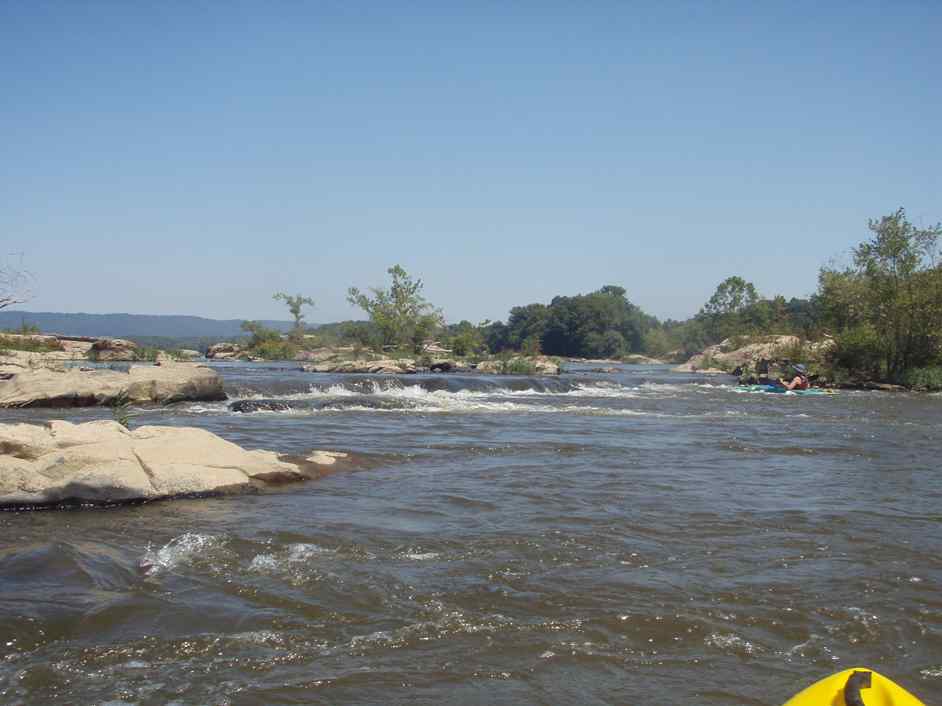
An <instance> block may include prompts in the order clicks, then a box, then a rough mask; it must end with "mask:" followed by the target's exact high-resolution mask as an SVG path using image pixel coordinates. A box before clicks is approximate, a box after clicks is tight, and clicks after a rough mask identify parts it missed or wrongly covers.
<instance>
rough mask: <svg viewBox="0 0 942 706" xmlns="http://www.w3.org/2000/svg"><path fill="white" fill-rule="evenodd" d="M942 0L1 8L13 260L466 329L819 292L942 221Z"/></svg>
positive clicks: (201, 298) (40, 282)
mask: <svg viewBox="0 0 942 706" xmlns="http://www.w3.org/2000/svg"><path fill="white" fill-rule="evenodd" d="M940 36H942V3H940V2H937V1H936V0H929V1H927V2H883V3H873V2H847V3H840V2H832V3H818V2H787V3H786V2H782V3H764V2H763V3H756V2H742V3H737V2H723V3H708V2H695V3H680V2H677V3H662V2H651V3H631V2H611V3H608V2H602V1H601V0H599V1H597V2H590V3H572V2H565V3H563V2H542V3H535V2H534V3H527V2H520V3H506V2H473V3H472V2H469V3H442V2H427V3H426V2H392V1H389V2H375V3H358V2H351V1H349V0H347V1H343V2H315V1H313V0H312V1H310V2H300V1H298V2H294V1H287V0H285V1H276V2H262V1H261V0H259V1H257V2H236V1H233V0H226V1H225V2H223V1H222V0H220V1H218V2H183V1H180V2H173V1H168V2H124V1H123V0H122V1H118V0H115V1H114V2H93V1H90V2H72V1H71V0H63V1H62V2H56V3H49V2H39V1H37V0H0V101H2V106H0V245H2V248H0V251H2V252H5V253H11V252H16V253H23V258H24V262H25V263H26V264H27V265H28V267H29V269H31V270H32V271H33V273H34V274H35V276H36V284H37V296H36V297H35V299H34V300H33V301H32V302H31V303H30V304H29V306H28V307H25V308H28V309H30V310H33V311H39V310H45V311H86V312H99V313H104V312H115V311H119V312H125V311H126V312H133V313H181V314H199V315H204V316H211V317H217V318H287V315H286V314H287V312H286V310H285V309H284V307H283V306H282V305H280V304H278V303H277V302H274V301H272V299H271V295H272V293H273V292H275V291H278V290H287V291H289V292H292V293H293V292H302V293H305V294H308V295H311V296H313V297H314V298H315V299H316V300H317V304H318V308H317V309H316V310H315V311H312V312H311V313H310V314H309V316H308V318H309V320H311V321H332V320H338V319H342V318H348V317H351V316H354V315H355V314H356V312H355V311H354V310H353V309H352V308H351V307H349V305H348V304H347V303H346V301H345V293H346V289H347V288H348V287H349V286H350V285H358V286H361V287H364V286H368V285H371V284H380V283H382V282H383V281H384V278H385V269H386V268H387V267H389V266H390V265H392V264H395V263H400V264H402V265H403V266H404V267H405V268H406V269H407V270H409V271H410V272H411V273H414V274H416V275H419V276H421V277H422V278H423V279H424V281H425V283H426V289H425V292H426V294H427V296H428V298H429V299H431V300H432V301H433V302H434V303H435V304H437V305H439V306H441V307H442V308H443V309H444V310H445V314H446V316H447V318H448V319H449V320H450V321H457V320H459V319H463V318H467V319H471V320H473V321H477V320H481V319H484V318H491V319H498V318H500V319H503V318H505V317H506V315H507V310H508V309H509V307H510V306H512V305H516V304H525V303H529V302H533V301H548V300H549V299H550V298H551V297H552V296H553V295H555V294H574V293H577V292H587V291H590V290H593V289H596V288H598V287H599V286H602V285H604V284H619V285H622V286H624V287H625V288H627V290H628V295H629V297H630V298H631V299H632V301H634V302H636V303H638V304H640V305H641V306H643V307H644V308H645V309H646V310H647V311H649V312H650V313H653V314H655V315H657V316H660V317H667V316H671V317H675V318H682V317H684V318H685V317H687V316H689V315H691V314H693V313H695V312H696V311H697V309H698V308H699V307H700V305H701V304H702V303H703V302H704V301H705V300H706V299H707V298H708V297H709V296H710V294H711V293H712V291H713V289H714V288H715V287H716V285H717V283H718V282H720V281H721V280H722V279H724V278H725V277H727V276H729V275H733V274H740V275H742V276H745V277H746V278H747V279H750V280H752V281H753V282H754V283H755V284H756V286H757V287H758V289H759V291H760V292H762V293H763V294H775V293H782V294H784V295H786V296H801V295H807V294H809V293H810V292H812V291H813V290H814V288H815V284H816V276H817V270H818V268H819V266H820V265H821V264H823V263H824V262H826V261H827V260H828V259H829V258H833V257H841V256H842V255H844V254H846V252H847V251H848V249H849V248H850V247H851V246H852V245H854V244H855V243H857V242H859V241H860V240H862V239H863V238H864V237H866V235H867V231H866V221H867V219H868V218H870V217H878V216H880V215H883V214H886V213H888V212H890V211H892V210H894V209H896V208H897V207H899V206H904V207H905V208H906V209H907V211H908V213H909V216H910V219H911V220H912V221H913V222H915V223H917V224H922V225H928V224H930V223H935V222H936V221H938V220H939V219H942V198H940V179H939V172H940V166H942V150H940V142H942V131H940V125H942V51H940V43H939V37H940Z"/></svg>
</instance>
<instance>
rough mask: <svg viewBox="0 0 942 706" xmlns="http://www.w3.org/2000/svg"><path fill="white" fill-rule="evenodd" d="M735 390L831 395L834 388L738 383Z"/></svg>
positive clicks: (779, 393)
mask: <svg viewBox="0 0 942 706" xmlns="http://www.w3.org/2000/svg"><path fill="white" fill-rule="evenodd" d="M736 392H771V393H773V394H778V395H811V396H814V395H833V394H834V390H824V389H822V388H820V387H811V388H808V389H807V390H786V389H785V388H784V387H782V386H781V385H738V386H737V387H736Z"/></svg>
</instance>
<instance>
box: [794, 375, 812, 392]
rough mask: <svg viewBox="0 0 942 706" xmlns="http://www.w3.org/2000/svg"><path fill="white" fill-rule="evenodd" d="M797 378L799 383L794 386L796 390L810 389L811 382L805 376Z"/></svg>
mask: <svg viewBox="0 0 942 706" xmlns="http://www.w3.org/2000/svg"><path fill="white" fill-rule="evenodd" d="M798 377H799V379H800V382H799V383H798V385H797V386H796V389H798V390H807V389H808V388H809V387H811V380H809V379H808V376H807V375H798Z"/></svg>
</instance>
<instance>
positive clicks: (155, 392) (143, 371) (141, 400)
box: [0, 363, 226, 407]
mask: <svg viewBox="0 0 942 706" xmlns="http://www.w3.org/2000/svg"><path fill="white" fill-rule="evenodd" d="M122 398H126V399H127V401H128V402H130V403H132V404H146V403H158V404H167V403H170V402H179V401H183V400H224V399H226V395H225V392H224V391H223V385H222V379H221V378H220V377H219V375H218V374H217V373H216V372H215V371H214V370H211V369H210V368H208V367H206V366H204V365H198V364H194V363H171V364H167V365H161V366H155V365H132V366H131V367H130V369H129V370H128V371H127V372H121V371H116V370H91V371H88V370H75V369H71V370H65V371H55V370H47V369H38V370H24V371H23V372H19V373H17V374H15V375H14V376H13V377H12V378H10V379H8V380H0V407H90V406H95V405H108V404H112V403H114V402H115V401H117V400H120V399H122Z"/></svg>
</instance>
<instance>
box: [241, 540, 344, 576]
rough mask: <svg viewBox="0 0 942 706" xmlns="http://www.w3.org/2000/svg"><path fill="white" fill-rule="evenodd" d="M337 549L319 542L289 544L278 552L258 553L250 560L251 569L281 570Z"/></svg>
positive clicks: (263, 571) (334, 552) (263, 570)
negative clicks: (329, 547)
mask: <svg viewBox="0 0 942 706" xmlns="http://www.w3.org/2000/svg"><path fill="white" fill-rule="evenodd" d="M336 553H337V550H336V549H328V548H327V547H322V546H320V545H319V544H306V543H298V544H289V545H288V546H287V547H285V550H284V551H283V552H280V553H278V554H277V555H276V554H256V555H255V556H254V557H252V561H251V562H249V570H250V571H258V572H261V573H266V572H270V571H280V570H282V569H285V568H287V567H289V566H291V565H292V564H306V563H308V562H311V561H314V560H316V559H319V558H322V557H324V556H329V555H333V554H336Z"/></svg>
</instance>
